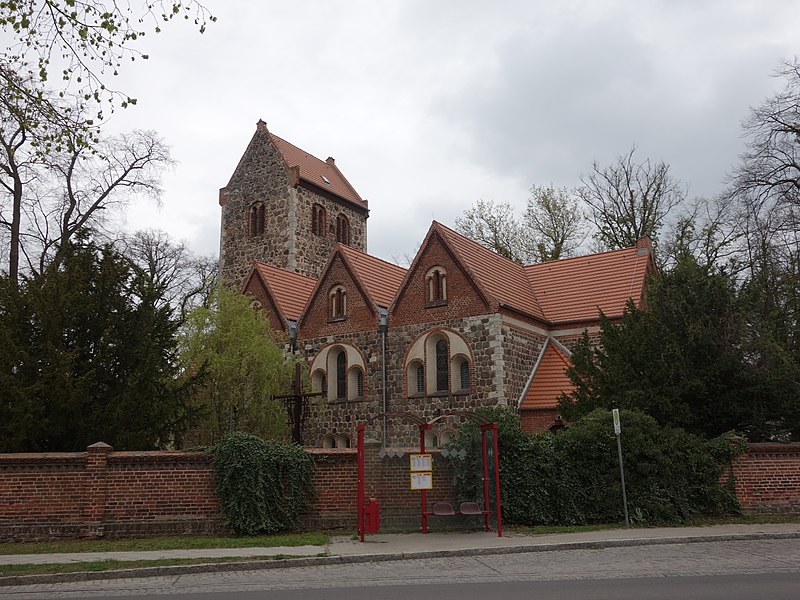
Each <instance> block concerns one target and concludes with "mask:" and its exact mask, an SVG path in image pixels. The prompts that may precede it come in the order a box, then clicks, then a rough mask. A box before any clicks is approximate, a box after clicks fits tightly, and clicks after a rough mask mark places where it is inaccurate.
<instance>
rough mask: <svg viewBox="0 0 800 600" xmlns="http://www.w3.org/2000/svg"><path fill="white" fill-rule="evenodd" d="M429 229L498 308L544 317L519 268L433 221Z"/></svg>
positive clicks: (528, 282) (522, 271) (526, 279)
mask: <svg viewBox="0 0 800 600" xmlns="http://www.w3.org/2000/svg"><path fill="white" fill-rule="evenodd" d="M432 228H433V229H435V230H436V231H439V232H440V233H441V234H442V235H443V236H444V238H445V239H446V240H447V242H448V243H449V244H450V246H451V248H452V249H453V250H454V251H455V252H456V254H457V255H458V257H459V259H460V260H461V262H462V263H463V264H464V266H465V267H466V268H467V269H468V270H469V271H470V272H471V273H472V275H473V277H475V278H476V279H477V281H476V283H478V285H479V286H481V287H482V288H483V289H484V290H485V291H486V292H488V293H489V294H491V295H492V296H493V298H494V300H495V301H496V302H497V303H498V304H504V305H507V306H511V307H513V308H516V309H517V310H520V311H522V312H525V313H529V314H532V315H534V316H535V317H538V318H540V319H544V317H545V313H543V312H542V308H541V306H540V305H539V301H538V300H537V298H536V295H535V294H534V291H533V289H532V288H531V284H530V281H529V280H528V278H527V277H526V275H525V271H524V269H523V268H522V265H520V264H518V263H515V262H514V261H513V260H509V259H507V258H505V257H504V256H500V255H499V254H497V253H496V252H492V251H491V250H489V249H488V248H485V247H484V246H481V245H480V244H478V243H477V242H474V241H472V240H471V239H469V238H467V237H464V236H463V235H461V234H459V233H456V232H455V231H453V230H452V229H449V228H448V227H445V226H444V225H442V224H441V223H437V222H436V221H434V222H433V225H432Z"/></svg>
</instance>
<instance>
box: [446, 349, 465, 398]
mask: <svg viewBox="0 0 800 600" xmlns="http://www.w3.org/2000/svg"><path fill="white" fill-rule="evenodd" d="M450 378H451V380H452V381H451V385H450V388H451V389H452V390H453V391H456V392H467V391H469V361H468V360H467V359H466V357H464V356H463V355H458V356H455V357H454V358H453V360H452V361H451V363H450Z"/></svg>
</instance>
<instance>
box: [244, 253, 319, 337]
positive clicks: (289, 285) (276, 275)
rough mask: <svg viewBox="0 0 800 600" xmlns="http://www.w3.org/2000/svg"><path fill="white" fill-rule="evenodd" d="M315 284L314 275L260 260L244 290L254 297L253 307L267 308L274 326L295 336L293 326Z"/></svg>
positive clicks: (265, 312)
mask: <svg viewBox="0 0 800 600" xmlns="http://www.w3.org/2000/svg"><path fill="white" fill-rule="evenodd" d="M316 284H317V281H316V279H312V278H311V277H306V276H305V275H299V274H297V273H292V272H291V271H286V270H285V269H279V268H278V267H273V266H272V265H268V264H265V263H260V262H257V263H255V264H254V265H253V268H252V270H251V272H250V275H249V277H248V278H247V280H246V281H245V284H244V285H243V286H242V291H243V292H244V293H245V294H248V295H250V296H252V297H253V308H256V309H258V310H262V311H263V312H264V314H265V316H266V317H267V318H268V319H269V322H270V325H272V328H273V329H277V330H279V331H283V332H284V333H286V334H287V335H288V336H289V337H294V336H293V333H294V331H293V329H294V327H295V326H296V324H297V320H298V319H299V318H300V315H301V314H302V312H303V309H304V308H305V307H306V304H307V303H308V299H309V298H310V297H311V294H312V292H313V291H314V288H315V287H316Z"/></svg>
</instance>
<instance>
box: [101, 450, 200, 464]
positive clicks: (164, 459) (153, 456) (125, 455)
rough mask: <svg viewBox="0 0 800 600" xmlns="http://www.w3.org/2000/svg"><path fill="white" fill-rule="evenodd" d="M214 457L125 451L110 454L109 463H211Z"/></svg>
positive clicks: (193, 453) (193, 454)
mask: <svg viewBox="0 0 800 600" xmlns="http://www.w3.org/2000/svg"><path fill="white" fill-rule="evenodd" d="M212 459H213V456H212V455H211V454H210V453H208V452H163V451H160V450H152V451H123V452H109V454H108V462H110V463H116V462H126V463H130V462H137V463H144V462H149V463H156V462H157V463H169V462H196V463H210V462H211V460H212Z"/></svg>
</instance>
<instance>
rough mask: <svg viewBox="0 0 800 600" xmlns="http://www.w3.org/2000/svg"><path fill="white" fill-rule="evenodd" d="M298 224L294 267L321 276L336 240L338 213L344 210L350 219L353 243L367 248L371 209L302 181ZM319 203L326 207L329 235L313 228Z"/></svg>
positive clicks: (305, 273) (298, 194) (292, 268)
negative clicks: (332, 197)
mask: <svg viewBox="0 0 800 600" xmlns="http://www.w3.org/2000/svg"><path fill="white" fill-rule="evenodd" d="M293 191H294V192H296V194H295V201H296V207H297V208H296V215H297V220H296V227H295V230H294V231H295V241H294V266H293V267H290V270H291V271H294V272H295V273H301V274H302V275H308V276H309V277H319V275H320V273H321V272H322V269H323V267H324V266H325V263H326V261H327V260H328V257H329V256H330V255H331V252H332V251H333V247H334V245H335V244H336V217H337V216H338V215H339V214H343V215H344V216H345V217H347V220H348V221H349V222H350V244H349V245H350V247H352V248H355V249H356V250H360V251H361V252H366V251H367V212H366V210H360V209H358V208H356V207H355V206H353V205H352V204H350V203H348V202H345V201H338V200H333V199H330V198H326V197H324V196H322V195H321V194H317V193H315V192H313V191H311V190H309V189H307V188H305V187H303V186H302V184H301V185H299V186H297V188H296V189H295V190H293ZM315 204H318V205H320V206H322V207H323V208H324V209H325V216H326V221H327V227H326V229H325V235H324V236H323V235H315V234H314V233H313V231H312V229H311V223H312V219H311V215H312V209H313V207H314V205H315Z"/></svg>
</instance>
